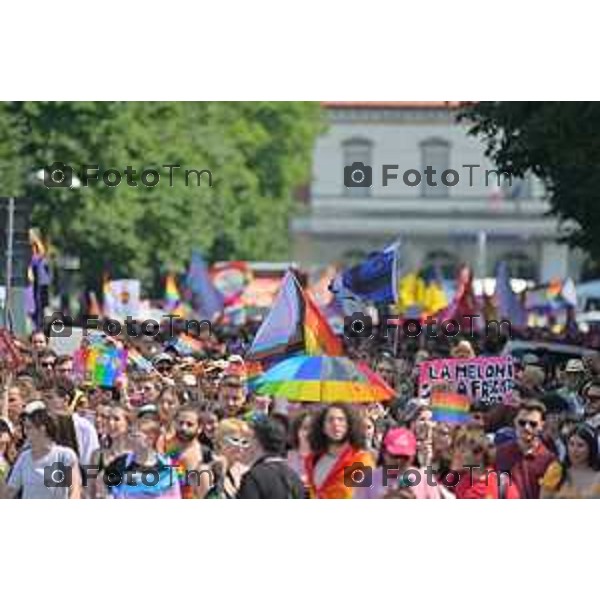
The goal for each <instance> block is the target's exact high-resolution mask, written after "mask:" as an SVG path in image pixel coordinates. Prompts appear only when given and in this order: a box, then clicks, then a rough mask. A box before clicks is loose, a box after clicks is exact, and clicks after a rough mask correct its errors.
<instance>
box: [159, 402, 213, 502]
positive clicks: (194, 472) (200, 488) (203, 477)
mask: <svg viewBox="0 0 600 600" xmlns="http://www.w3.org/2000/svg"><path fill="white" fill-rule="evenodd" d="M174 424H175V435H174V437H173V438H172V439H171V440H170V442H169V443H168V446H167V454H168V455H169V456H170V457H171V459H172V461H173V466H175V467H176V469H177V474H178V477H179V482H180V487H181V497H182V498H183V499H187V500H189V499H192V498H203V497H204V495H205V494H206V492H207V491H208V490H209V489H210V487H211V485H212V481H210V475H209V469H208V467H206V466H204V462H203V460H202V457H203V449H202V445H201V444H200V442H199V441H198V436H199V435H200V413H199V411H198V410H197V409H196V408H195V407H193V406H183V407H181V408H180V409H179V410H178V411H177V413H176V415H175V423H174Z"/></svg>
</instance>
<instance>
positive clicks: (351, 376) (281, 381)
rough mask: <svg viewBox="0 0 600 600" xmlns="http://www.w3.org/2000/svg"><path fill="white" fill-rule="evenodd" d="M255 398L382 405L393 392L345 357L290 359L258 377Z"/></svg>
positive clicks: (366, 368)
mask: <svg viewBox="0 0 600 600" xmlns="http://www.w3.org/2000/svg"><path fill="white" fill-rule="evenodd" d="M253 387H254V389H255V391H257V392H258V393H259V394H270V395H272V396H280V397H282V398H287V399H288V400H298V401H303V402H348V403H354V402H356V403H362V402H366V403H369V402H382V401H386V400H391V399H392V398H393V397H394V395H395V392H394V390H393V389H392V388H390V387H389V386H388V385H387V384H386V383H385V381H383V379H381V377H379V375H377V374H376V373H374V372H373V371H371V369H369V367H368V366H367V365H365V364H361V363H355V362H354V361H352V360H350V359H349V358H347V357H345V356H292V357H291V358H288V359H286V360H284V361H282V362H279V363H277V364H276V365H275V366H274V367H272V368H271V369H269V370H268V371H267V372H266V373H263V375H261V376H260V377H258V378H257V379H256V381H255V383H254V386H253Z"/></svg>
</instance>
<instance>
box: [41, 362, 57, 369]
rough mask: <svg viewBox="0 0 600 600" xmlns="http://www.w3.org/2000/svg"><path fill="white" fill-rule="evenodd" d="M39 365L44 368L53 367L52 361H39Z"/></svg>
mask: <svg viewBox="0 0 600 600" xmlns="http://www.w3.org/2000/svg"><path fill="white" fill-rule="evenodd" d="M41 365H42V367H43V368H44V369H53V368H54V363H53V362H43V363H41Z"/></svg>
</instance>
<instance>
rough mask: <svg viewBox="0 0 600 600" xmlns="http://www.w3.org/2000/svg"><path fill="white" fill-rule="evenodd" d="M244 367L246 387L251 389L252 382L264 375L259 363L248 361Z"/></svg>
mask: <svg viewBox="0 0 600 600" xmlns="http://www.w3.org/2000/svg"><path fill="white" fill-rule="evenodd" d="M245 366H246V380H247V382H248V385H249V386H250V387H252V385H253V384H254V382H255V381H256V380H257V379H258V378H259V377H260V376H261V375H262V374H263V373H264V369H263V366H262V364H261V363H259V362H258V361H255V360H249V361H247V362H246V364H245Z"/></svg>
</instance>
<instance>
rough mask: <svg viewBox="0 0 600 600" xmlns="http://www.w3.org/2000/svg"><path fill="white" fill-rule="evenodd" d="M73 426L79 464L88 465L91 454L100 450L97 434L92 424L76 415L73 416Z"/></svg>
mask: <svg viewBox="0 0 600 600" xmlns="http://www.w3.org/2000/svg"><path fill="white" fill-rule="evenodd" d="M73 425H74V426H75V436H76V437H77V447H78V448H79V459H80V460H79V462H80V463H81V464H82V465H89V464H90V462H91V461H92V454H93V453H94V451H95V450H98V449H99V448H100V444H99V442H98V432H97V431H96V428H95V427H94V425H93V424H92V423H90V422H89V421H88V420H87V419H86V418H85V417H82V416H81V415H78V414H77V413H74V414H73Z"/></svg>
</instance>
